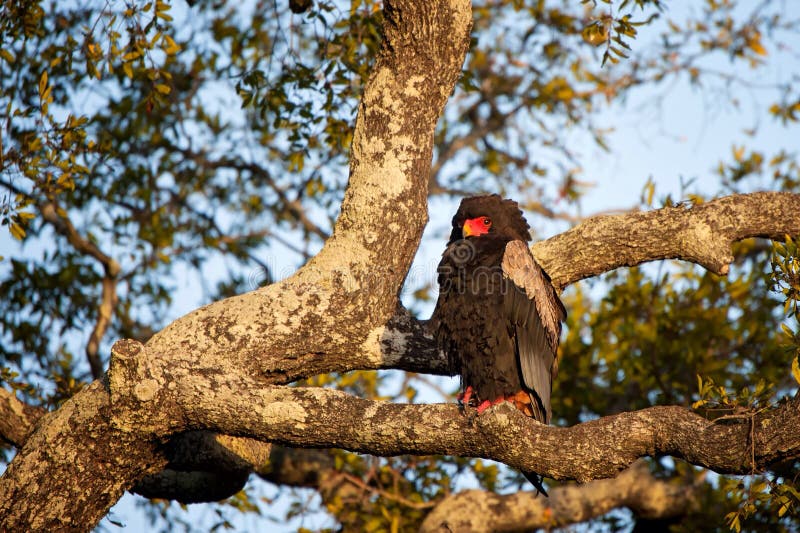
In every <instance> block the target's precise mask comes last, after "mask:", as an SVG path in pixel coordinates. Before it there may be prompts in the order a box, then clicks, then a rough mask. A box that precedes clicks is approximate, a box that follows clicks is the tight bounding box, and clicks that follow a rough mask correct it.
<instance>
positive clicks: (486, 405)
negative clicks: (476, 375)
mask: <svg viewBox="0 0 800 533" xmlns="http://www.w3.org/2000/svg"><path fill="white" fill-rule="evenodd" d="M504 401H506V398H505V396H500V397H499V398H495V399H494V400H486V401H484V402H482V403H481V404H480V405H479V406H478V414H481V413H482V412H484V411H485V410H487V409H488V408H490V407H491V406H493V405H497V404H498V403H503V402H504Z"/></svg>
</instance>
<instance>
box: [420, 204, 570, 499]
mask: <svg viewBox="0 0 800 533" xmlns="http://www.w3.org/2000/svg"><path fill="white" fill-rule="evenodd" d="M528 229H529V226H528V223H527V222H526V221H525V218H524V217H523V215H522V212H521V211H520V210H519V207H518V205H517V203H516V202H514V201H512V200H503V199H502V198H501V197H500V196H498V195H490V196H476V197H472V198H466V199H464V200H462V202H461V205H460V206H459V208H458V211H457V212H456V215H455V216H454V217H453V230H452V233H451V234H450V241H449V242H448V244H447V248H446V249H445V251H444V254H442V260H441V262H440V263H439V300H438V302H437V304H436V310H435V311H434V314H433V317H432V318H433V324H434V325H435V327H436V335H437V340H438V342H439V346H440V348H441V349H442V350H443V351H444V352H445V354H446V355H447V358H448V361H449V364H450V368H451V371H452V373H454V374H458V375H460V376H461V383H462V387H464V390H465V397H466V398H465V399H467V400H469V398H470V397H471V398H472V399H474V400H475V401H476V404H477V405H478V406H479V412H480V411H482V410H483V409H485V408H486V407H488V406H489V405H492V404H494V403H497V402H498V401H503V400H508V401H511V402H513V403H514V405H515V406H516V407H517V408H519V409H520V410H521V411H523V412H524V413H525V414H527V415H528V416H531V417H533V418H535V419H536V420H538V421H540V422H542V423H545V424H547V423H549V422H550V418H551V409H550V391H551V385H552V381H553V378H554V377H555V375H556V372H557V369H558V363H557V360H556V352H557V350H558V343H559V337H560V334H561V323H562V321H563V320H564V319H565V318H566V311H565V310H564V306H563V305H562V303H561V300H559V298H558V294H557V293H556V291H555V289H554V287H553V285H552V284H551V283H550V279H549V278H548V276H547V274H546V273H545V272H544V271H543V270H542V269H541V267H540V266H539V265H538V264H537V263H536V261H535V260H534V259H533V256H532V255H531V253H530V251H529V249H528V245H527V242H528V241H530V235H529V233H528ZM529 479H531V478H530V477H529ZM536 479H538V478H536ZM531 481H534V479H531ZM534 484H535V485H537V488H541V485H540V484H538V483H536V482H535V481H534Z"/></svg>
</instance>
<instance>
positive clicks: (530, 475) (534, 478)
mask: <svg viewBox="0 0 800 533" xmlns="http://www.w3.org/2000/svg"><path fill="white" fill-rule="evenodd" d="M521 473H522V475H523V476H525V479H527V480H528V481H530V482H531V484H532V485H533V486H534V488H535V489H536V492H540V493H542V494H544V496H545V498H549V496H548V495H547V491H546V490H544V485H542V481H543V480H544V478H542V476H540V475H539V474H537V473H536V472H525V471H524V470H523V471H521Z"/></svg>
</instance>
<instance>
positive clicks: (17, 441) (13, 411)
mask: <svg viewBox="0 0 800 533" xmlns="http://www.w3.org/2000/svg"><path fill="white" fill-rule="evenodd" d="M45 412H46V411H45V410H44V409H42V408H40V407H33V406H32V405H28V404H26V403H24V402H21V401H19V400H18V399H17V397H16V396H15V395H14V393H13V392H9V391H7V390H6V389H3V388H0V439H2V440H3V441H5V442H7V443H9V444H12V445H14V446H16V447H21V446H22V445H23V444H24V443H25V441H26V440H28V437H29V436H30V434H31V432H33V428H34V425H35V424H36V422H37V421H38V420H39V418H41V416H42V415H43V414H45Z"/></svg>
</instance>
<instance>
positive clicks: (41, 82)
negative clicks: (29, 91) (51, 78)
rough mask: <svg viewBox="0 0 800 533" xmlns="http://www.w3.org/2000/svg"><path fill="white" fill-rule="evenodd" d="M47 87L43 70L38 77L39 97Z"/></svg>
mask: <svg viewBox="0 0 800 533" xmlns="http://www.w3.org/2000/svg"><path fill="white" fill-rule="evenodd" d="M45 89H47V71H46V70H45V71H44V72H42V76H41V77H40V78H39V98H42V97H43V96H44V91H45Z"/></svg>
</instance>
